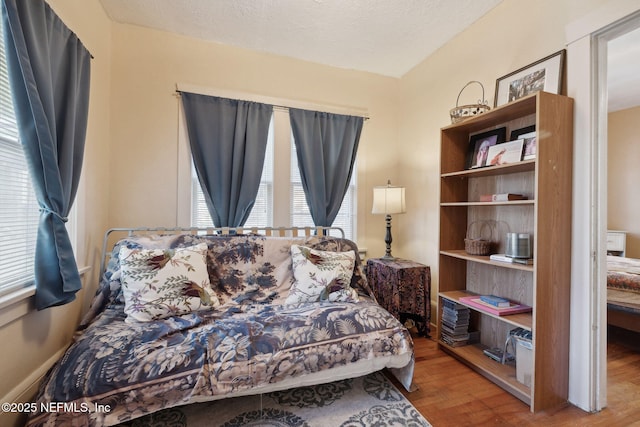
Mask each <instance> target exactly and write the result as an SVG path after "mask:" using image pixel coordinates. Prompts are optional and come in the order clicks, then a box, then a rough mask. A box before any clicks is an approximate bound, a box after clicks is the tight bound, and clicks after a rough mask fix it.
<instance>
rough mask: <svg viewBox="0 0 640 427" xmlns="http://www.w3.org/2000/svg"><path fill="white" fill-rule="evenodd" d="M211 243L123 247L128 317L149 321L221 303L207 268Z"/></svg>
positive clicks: (123, 272) (125, 309)
mask: <svg viewBox="0 0 640 427" xmlns="http://www.w3.org/2000/svg"><path fill="white" fill-rule="evenodd" d="M206 256H207V244H206V243H200V244H198V245H195V246H189V247H185V248H176V249H129V248H127V247H124V246H123V247H122V248H121V249H120V254H119V258H120V265H121V267H122V278H121V281H122V293H123V296H124V301H125V307H124V311H125V313H126V314H127V321H131V320H134V321H138V322H149V321H152V320H157V319H163V318H165V317H170V316H178V315H181V314H186V313H190V312H192V311H198V310H207V309H211V308H213V307H216V306H218V305H219V302H218V298H217V297H216V295H215V293H214V292H213V290H212V289H211V284H210V282H209V273H208V271H207V263H206Z"/></svg>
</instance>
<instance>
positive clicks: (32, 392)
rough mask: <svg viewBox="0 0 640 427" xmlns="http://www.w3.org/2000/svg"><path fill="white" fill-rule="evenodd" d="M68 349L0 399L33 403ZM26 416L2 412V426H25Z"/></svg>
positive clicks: (63, 350)
mask: <svg viewBox="0 0 640 427" xmlns="http://www.w3.org/2000/svg"><path fill="white" fill-rule="evenodd" d="M66 349H67V348H66V347H64V348H61V349H60V350H58V351H57V352H55V353H54V354H53V355H52V356H51V357H50V358H49V359H47V361H46V362H44V363H43V364H42V365H40V367H38V368H37V369H36V370H35V371H33V372H32V373H31V375H29V376H28V377H26V378H25V379H24V380H22V382H20V384H18V385H17V386H15V387H14V388H13V389H12V390H11V391H10V392H9V393H7V394H6V395H4V396H3V397H1V398H0V402H2V403H5V402H6V403H26V402H31V401H33V399H34V398H35V396H36V394H37V393H38V388H39V387H40V383H41V382H42V379H43V377H44V376H45V374H46V373H47V371H48V370H49V369H50V368H51V367H52V366H53V365H54V364H55V363H56V362H57V361H58V359H60V358H61V357H62V355H63V354H64V352H65V351H66ZM25 417H26V414H18V413H10V412H9V413H7V412H1V411H0V426H7V427H21V426H24V422H25V419H26V418H25Z"/></svg>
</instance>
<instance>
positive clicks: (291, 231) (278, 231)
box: [100, 226, 345, 274]
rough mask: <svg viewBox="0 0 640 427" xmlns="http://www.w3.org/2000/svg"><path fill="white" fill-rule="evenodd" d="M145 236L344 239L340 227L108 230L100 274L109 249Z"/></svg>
mask: <svg viewBox="0 0 640 427" xmlns="http://www.w3.org/2000/svg"><path fill="white" fill-rule="evenodd" d="M146 234H193V235H198V236H200V235H207V234H220V235H223V236H224V235H229V234H260V235H263V236H279V237H301V236H304V237H310V236H313V235H316V236H317V235H325V236H334V237H340V238H342V239H344V238H345V237H344V230H343V229H342V228H340V227H321V226H319V227H173V228H167V227H138V228H110V229H109V230H107V232H106V233H104V239H103V241H102V257H101V259H100V274H102V273H103V272H104V270H105V267H106V265H107V262H108V261H109V257H110V256H111V252H110V251H109V248H111V247H113V245H114V243H116V242H117V241H118V240H120V239H122V238H124V237H132V236H140V235H146Z"/></svg>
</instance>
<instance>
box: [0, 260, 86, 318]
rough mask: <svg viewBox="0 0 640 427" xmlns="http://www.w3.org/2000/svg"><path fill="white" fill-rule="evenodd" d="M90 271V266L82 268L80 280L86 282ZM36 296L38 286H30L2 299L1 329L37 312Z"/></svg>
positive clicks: (0, 305)
mask: <svg viewBox="0 0 640 427" xmlns="http://www.w3.org/2000/svg"><path fill="white" fill-rule="evenodd" d="M90 271H91V267H90V266H86V267H82V268H80V269H79V273H80V278H81V279H82V280H83V281H84V279H85V276H86V275H87V274H88V273H89V272H90ZM35 294H36V286H35V285H29V286H27V287H24V288H21V289H18V290H15V291H13V292H10V293H8V294H6V295H3V296H2V297H0V327H2V326H4V325H6V324H8V323H11V322H13V321H14V320H18V319H19V318H21V317H22V316H25V315H27V314H29V313H30V312H32V311H35V310H36V307H35Z"/></svg>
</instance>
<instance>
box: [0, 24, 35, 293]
mask: <svg viewBox="0 0 640 427" xmlns="http://www.w3.org/2000/svg"><path fill="white" fill-rule="evenodd" d="M0 21H1V20H0ZM3 38H4V34H3V31H2V23H1V22H0V198H1V199H2V203H0V295H5V294H7V293H9V292H11V291H13V290H16V289H19V288H22V287H25V286H27V285H30V284H32V283H33V259H34V252H35V242H36V234H37V229H38V220H39V216H40V212H39V210H38V204H37V202H36V198H35V194H34V192H33V188H32V186H31V177H30V176H29V170H28V168H27V163H26V160H25V157H24V152H23V150H22V145H21V143H20V139H19V136H18V127H17V124H16V117H15V113H14V111H13V102H12V100H11V91H10V87H9V77H8V75H7V62H6V56H5V52H4V39H3Z"/></svg>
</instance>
